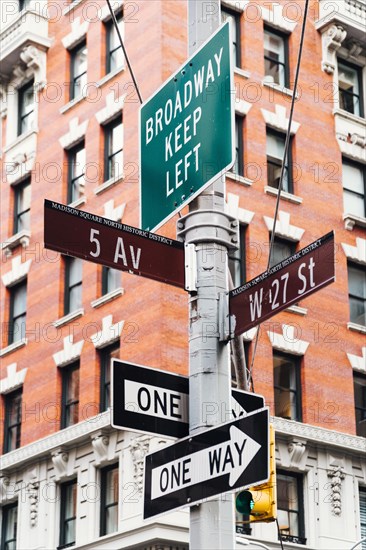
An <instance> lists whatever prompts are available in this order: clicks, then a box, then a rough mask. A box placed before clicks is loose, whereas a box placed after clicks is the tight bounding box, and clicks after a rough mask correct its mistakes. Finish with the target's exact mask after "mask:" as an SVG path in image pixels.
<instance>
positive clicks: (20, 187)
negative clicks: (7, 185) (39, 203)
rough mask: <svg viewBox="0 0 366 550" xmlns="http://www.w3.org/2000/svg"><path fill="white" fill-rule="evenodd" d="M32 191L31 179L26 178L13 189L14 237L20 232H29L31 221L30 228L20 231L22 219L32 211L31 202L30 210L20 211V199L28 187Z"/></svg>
mask: <svg viewBox="0 0 366 550" xmlns="http://www.w3.org/2000/svg"><path fill="white" fill-rule="evenodd" d="M28 186H29V188H30V189H31V178H26V179H25V180H23V181H22V182H20V183H18V184H17V185H15V186H14V187H13V192H14V211H13V235H16V234H17V233H19V232H20V231H23V230H26V231H29V229H30V221H29V224H28V227H25V228H24V229H20V228H19V225H20V221H21V217H22V216H24V214H27V213H28V212H30V210H31V201H29V208H26V209H25V210H21V211H20V210H19V199H20V195H21V193H23V192H24V190H25V188H26V187H28Z"/></svg>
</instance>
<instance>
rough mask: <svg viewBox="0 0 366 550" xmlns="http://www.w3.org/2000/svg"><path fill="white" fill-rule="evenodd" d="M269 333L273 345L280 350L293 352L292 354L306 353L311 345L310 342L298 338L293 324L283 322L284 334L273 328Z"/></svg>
mask: <svg viewBox="0 0 366 550" xmlns="http://www.w3.org/2000/svg"><path fill="white" fill-rule="evenodd" d="M267 334H268V337H269V339H270V342H271V344H272V347H273V348H274V349H276V350H278V351H283V352H285V353H291V354H292V355H305V353H306V350H307V349H308V347H309V342H306V341H305V340H300V339H299V338H297V336H296V335H295V327H294V326H293V325H286V324H283V325H282V334H278V333H277V332H274V331H273V330H269V331H268V332H267Z"/></svg>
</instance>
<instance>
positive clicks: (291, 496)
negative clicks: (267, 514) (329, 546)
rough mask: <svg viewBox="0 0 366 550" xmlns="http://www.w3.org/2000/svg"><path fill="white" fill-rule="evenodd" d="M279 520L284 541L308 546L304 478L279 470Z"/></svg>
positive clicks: (277, 476)
mask: <svg viewBox="0 0 366 550" xmlns="http://www.w3.org/2000/svg"><path fill="white" fill-rule="evenodd" d="M276 478H277V503H278V504H277V519H278V525H279V530H280V533H281V537H282V540H283V541H284V542H294V543H297V544H306V538H305V522H304V498H303V477H302V476H301V475H297V474H294V473H290V472H282V471H278V470H277V475H276Z"/></svg>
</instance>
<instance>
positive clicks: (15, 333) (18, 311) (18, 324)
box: [8, 280, 27, 345]
mask: <svg viewBox="0 0 366 550" xmlns="http://www.w3.org/2000/svg"><path fill="white" fill-rule="evenodd" d="M26 314H27V281H26V280H25V281H22V282H21V283H19V284H17V285H15V286H13V287H11V288H10V314H9V334H8V344H9V345H10V344H13V343H14V342H18V341H19V340H23V339H24V338H25V318H26Z"/></svg>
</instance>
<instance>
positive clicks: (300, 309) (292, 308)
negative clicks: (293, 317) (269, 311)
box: [286, 306, 308, 315]
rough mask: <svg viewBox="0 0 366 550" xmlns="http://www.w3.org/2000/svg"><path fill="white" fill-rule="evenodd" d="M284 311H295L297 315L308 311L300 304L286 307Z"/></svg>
mask: <svg viewBox="0 0 366 550" xmlns="http://www.w3.org/2000/svg"><path fill="white" fill-rule="evenodd" d="M286 311H289V312H290V313H296V314H297V315H306V314H307V312H308V310H307V308H306V307H300V306H290V307H288V308H286Z"/></svg>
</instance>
